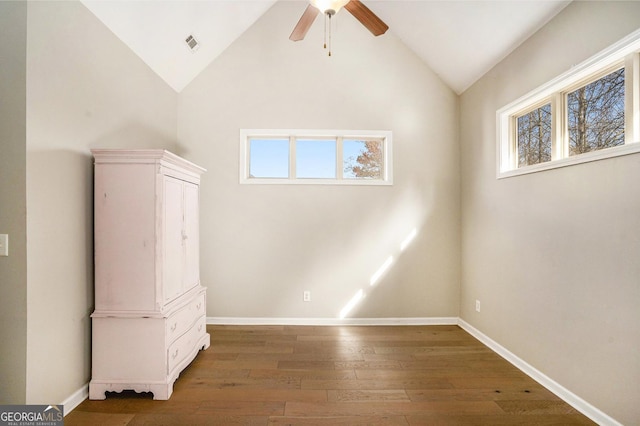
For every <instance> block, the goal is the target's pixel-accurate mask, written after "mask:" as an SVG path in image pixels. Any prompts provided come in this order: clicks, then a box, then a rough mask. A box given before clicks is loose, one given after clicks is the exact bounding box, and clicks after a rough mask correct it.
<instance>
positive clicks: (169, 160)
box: [91, 149, 206, 174]
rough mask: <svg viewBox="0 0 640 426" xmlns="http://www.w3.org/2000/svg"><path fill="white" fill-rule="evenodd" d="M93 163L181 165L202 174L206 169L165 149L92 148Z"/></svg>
mask: <svg viewBox="0 0 640 426" xmlns="http://www.w3.org/2000/svg"><path fill="white" fill-rule="evenodd" d="M91 153H92V154H93V157H94V159H95V162H94V164H109V163H112V164H123V163H127V164H158V165H167V166H170V165H174V166H179V167H182V168H184V169H186V170H189V171H191V172H193V173H197V174H202V173H204V172H206V169H204V168H202V167H200V166H198V165H196V164H194V163H192V162H190V161H188V160H185V159H184V158H182V157H180V156H178V155H176V154H174V153H172V152H170V151H167V150H166V149H92V150H91Z"/></svg>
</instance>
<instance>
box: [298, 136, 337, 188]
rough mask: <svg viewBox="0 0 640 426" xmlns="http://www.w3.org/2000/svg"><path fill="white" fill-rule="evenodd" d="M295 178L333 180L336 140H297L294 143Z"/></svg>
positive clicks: (334, 175)
mask: <svg viewBox="0 0 640 426" xmlns="http://www.w3.org/2000/svg"><path fill="white" fill-rule="evenodd" d="M296 177H299V178H316V179H335V178H336V140H335V139H322V140H321V139H298V140H297V141H296Z"/></svg>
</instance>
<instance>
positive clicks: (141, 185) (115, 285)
mask: <svg viewBox="0 0 640 426" xmlns="http://www.w3.org/2000/svg"><path fill="white" fill-rule="evenodd" d="M92 153H93V156H94V160H95V178H94V245H95V311H94V312H93V314H92V315H91V318H92V377H91V382H90V383H89V398H90V399H105V397H106V396H105V392H110V391H113V392H121V391H123V390H125V389H132V390H135V391H136V392H152V393H153V398H154V399H168V398H169V397H170V396H171V393H172V391H173V383H174V382H175V380H176V379H177V377H178V375H179V374H180V372H181V371H182V370H183V369H184V368H185V367H186V366H187V365H188V364H189V363H190V362H191V361H192V360H193V359H194V358H195V357H196V355H197V354H198V351H199V350H201V349H206V348H208V347H209V345H210V336H209V334H207V332H206V312H205V309H206V289H205V288H204V287H202V286H201V284H200V260H199V256H200V255H199V187H200V175H201V174H202V173H203V172H204V169H202V168H201V167H199V166H196V165H195V164H193V163H190V162H188V161H186V160H184V159H182V158H180V157H178V156H177V155H174V154H172V153H170V152H168V151H165V150H154V149H151V150H112V149H95V150H92Z"/></svg>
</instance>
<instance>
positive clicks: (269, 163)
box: [249, 138, 289, 179]
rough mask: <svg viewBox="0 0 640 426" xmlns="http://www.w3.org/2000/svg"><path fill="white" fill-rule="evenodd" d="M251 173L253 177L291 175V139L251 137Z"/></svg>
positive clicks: (283, 176) (282, 176) (285, 176)
mask: <svg viewBox="0 0 640 426" xmlns="http://www.w3.org/2000/svg"><path fill="white" fill-rule="evenodd" d="M249 152H250V154H249V175H250V176H251V177H253V178H285V179H286V178H288V177H289V139H288V138H287V139H251V146H250V148H249Z"/></svg>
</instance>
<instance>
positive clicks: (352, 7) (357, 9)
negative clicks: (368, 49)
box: [344, 0, 389, 36]
mask: <svg viewBox="0 0 640 426" xmlns="http://www.w3.org/2000/svg"><path fill="white" fill-rule="evenodd" d="M344 8H345V9H347V10H348V11H349V12H351V14H352V15H353V16H354V17H355V18H356V19H357V20H358V21H360V23H362V25H364V26H365V27H367V29H368V30H369V31H371V33H372V34H373V35H374V36H379V35H382V34H384V33H386V32H387V30H388V29H389V26H388V25H387V24H385V23H384V22H383V21H382V19H380V18H378V17H377V16H376V14H375V13H373V12H372V11H371V10H370V9H369V8H368V7H367V6H365V5H364V4H362V2H361V1H360V0H351V1H350V2H349V3H347V4H346V5H344Z"/></svg>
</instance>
